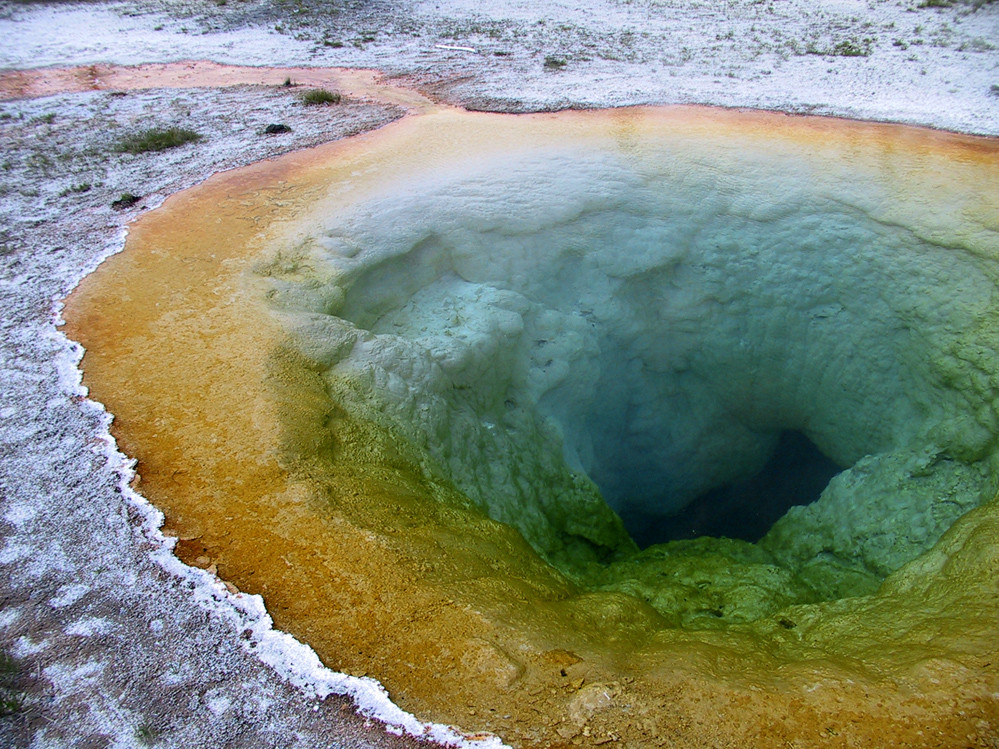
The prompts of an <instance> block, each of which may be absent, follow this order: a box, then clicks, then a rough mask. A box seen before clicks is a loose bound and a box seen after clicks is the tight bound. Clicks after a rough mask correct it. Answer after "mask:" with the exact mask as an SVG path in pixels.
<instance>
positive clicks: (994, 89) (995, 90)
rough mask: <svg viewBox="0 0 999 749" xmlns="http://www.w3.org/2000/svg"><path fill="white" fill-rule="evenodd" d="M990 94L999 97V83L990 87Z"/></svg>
mask: <svg viewBox="0 0 999 749" xmlns="http://www.w3.org/2000/svg"><path fill="white" fill-rule="evenodd" d="M989 93H990V94H992V95H993V96H999V83H993V84H992V85H991V86H989Z"/></svg>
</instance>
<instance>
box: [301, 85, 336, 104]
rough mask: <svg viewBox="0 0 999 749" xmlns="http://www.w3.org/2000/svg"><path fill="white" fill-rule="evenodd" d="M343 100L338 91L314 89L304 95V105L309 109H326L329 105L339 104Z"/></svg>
mask: <svg viewBox="0 0 999 749" xmlns="http://www.w3.org/2000/svg"><path fill="white" fill-rule="evenodd" d="M342 98H343V97H341V96H340V94H339V93H337V92H336V91H327V90H326V89H325V88H313V89H310V90H309V91H306V92H305V93H304V94H302V103H303V104H304V105H305V106H307V107H325V106H327V105H329V104H339V103H340V102H341V101H342Z"/></svg>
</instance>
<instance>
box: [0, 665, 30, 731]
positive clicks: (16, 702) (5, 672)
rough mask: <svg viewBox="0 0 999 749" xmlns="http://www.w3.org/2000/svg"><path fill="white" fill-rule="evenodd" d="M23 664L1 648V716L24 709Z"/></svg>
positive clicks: (4, 716)
mask: <svg viewBox="0 0 999 749" xmlns="http://www.w3.org/2000/svg"><path fill="white" fill-rule="evenodd" d="M20 680H21V664H19V663H18V662H17V660H15V659H14V658H12V657H11V656H10V655H9V654H8V653H7V652H6V651H5V650H0V718H6V717H10V716H12V715H17V714H18V713H20V712H21V711H23V710H24V690H23V689H21V686H20Z"/></svg>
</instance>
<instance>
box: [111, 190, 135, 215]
mask: <svg viewBox="0 0 999 749" xmlns="http://www.w3.org/2000/svg"><path fill="white" fill-rule="evenodd" d="M140 200H142V198H141V197H140V196H138V195H133V194H132V193H130V192H123V193H122V194H121V197H120V198H118V199H117V200H116V201H114V202H113V203H112V204H111V207H112V208H114V209H115V210H116V211H123V210H125V209H126V208H131V207H132V206H133V205H135V204H136V203H138V202H139V201H140Z"/></svg>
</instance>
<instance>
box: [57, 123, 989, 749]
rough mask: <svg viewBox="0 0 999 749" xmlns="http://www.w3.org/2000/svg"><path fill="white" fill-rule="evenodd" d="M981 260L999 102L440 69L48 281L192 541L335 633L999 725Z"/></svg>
mask: <svg viewBox="0 0 999 749" xmlns="http://www.w3.org/2000/svg"><path fill="white" fill-rule="evenodd" d="M997 290H999V146H997V144H996V142H995V141H993V140H987V139H975V138H971V137H962V136H952V135H946V134H941V133H934V132H929V131H920V130H916V129H911V128H901V127H892V126H874V125H864V124H858V123H847V122H841V121H835V120H821V119H812V118H790V117H784V116H779V115H770V114H761V113H738V112H724V111H715V110H703V109H689V108H674V109H666V110H656V109H638V110H618V111H612V112H592V113H578V112H577V113H564V114H559V115H531V116H518V117H512V116H499V115H480V114H469V113H463V112H453V111H444V112H438V113H434V114H427V115H421V116H419V117H413V118H408V119H406V120H404V121H403V122H401V123H397V124H395V125H392V126H389V127H387V128H384V129H383V130H382V131H379V132H378V133H374V134H369V135H365V136H361V137H359V138H356V139H352V140H351V141H350V142H346V143H341V144H333V145H331V146H329V147H324V148H321V149H316V150H314V151H311V152H306V153H303V154H295V155H291V156H289V157H285V158H284V159H281V160H278V161H275V162H271V163H267V164H262V165H258V166H256V167H251V168H250V169H248V170H241V171H239V172H236V173H233V174H231V175H221V176H219V177H216V178H213V179H212V180H210V181H209V182H208V183H206V184H205V185H203V186H201V187H199V188H195V189H194V190H191V191H188V192H187V193H184V194H181V195H179V196H176V197H175V198H173V199H171V201H168V203H167V204H166V205H165V206H164V207H163V208H161V209H158V210H157V211H155V212H153V213H151V214H150V215H149V216H147V217H145V218H144V219H143V220H142V221H141V222H139V223H138V225H137V226H136V227H135V229H134V231H133V233H132V237H131V238H130V241H129V245H128V247H127V249H126V251H125V252H124V253H122V255H120V256H117V257H115V258H112V259H111V260H109V261H108V262H107V263H106V264H105V266H103V267H102V269H101V270H99V271H98V272H97V273H96V274H95V275H94V276H92V277H91V278H90V279H88V280H87V281H86V282H85V283H84V284H83V285H82V286H81V288H80V290H78V291H77V292H76V294H75V295H74V297H73V298H71V299H70V300H69V306H68V309H67V315H66V316H67V319H68V320H69V321H70V324H71V326H72V327H73V331H72V335H73V336H74V337H75V338H76V339H77V340H80V341H81V342H83V343H84V345H85V346H86V348H87V352H88V353H87V355H86V357H85V360H84V369H85V373H86V378H87V384H88V385H90V386H91V388H92V389H93V391H94V394H95V397H96V399H98V400H101V401H103V402H105V403H106V404H107V405H108V408H109V410H110V411H111V412H112V413H114V414H116V418H117V421H116V425H117V426H116V428H117V430H118V431H117V432H116V436H117V437H118V438H119V441H120V442H121V443H122V444H123V446H124V449H125V450H126V451H127V452H129V453H130V454H134V455H136V456H137V457H138V458H139V460H140V464H139V471H140V474H141V476H142V486H141V490H142V491H143V492H144V493H145V494H146V495H147V496H149V497H150V499H152V500H153V501H154V502H155V503H156V504H157V505H158V506H160V507H162V508H163V509H164V511H165V513H166V515H167V518H168V528H170V529H171V530H174V531H175V532H176V533H177V535H179V536H181V538H182V539H184V540H182V541H181V542H180V543H179V545H178V546H179V553H180V554H181V556H182V557H184V558H187V559H189V560H193V559H195V558H198V557H200V558H209V559H211V560H212V561H213V562H215V563H217V565H218V569H219V572H220V574H221V575H222V576H223V577H225V578H226V579H228V580H232V581H233V582H235V583H236V584H237V585H238V586H239V587H240V589H243V590H247V591H250V592H259V593H261V594H262V595H263V596H264V598H265V601H266V602H267V604H268V608H269V610H270V611H272V613H273V615H274V618H275V621H276V623H277V624H278V626H280V627H282V628H285V629H287V630H289V631H291V632H292V633H294V634H296V635H297V636H299V637H300V638H302V639H304V640H305V641H307V642H309V643H310V644H312V645H313V646H314V647H316V649H317V650H318V652H319V653H320V655H321V656H322V657H323V658H324V660H325V661H326V662H327V663H328V664H329V665H330V666H332V667H334V668H339V669H344V670H348V671H351V672H364V673H368V674H370V675H372V676H375V677H376V678H379V679H380V680H381V681H383V683H385V684H386V686H387V687H388V688H389V690H390V692H392V694H393V695H394V696H395V697H396V698H397V699H398V700H399V701H400V703H401V704H402V705H403V706H404V707H407V708H408V709H413V710H415V711H416V712H417V713H418V714H420V715H423V716H425V717H432V718H434V719H435V720H444V721H447V722H452V723H458V724H461V725H468V726H470V727H473V728H488V729H489V730H494V731H497V732H499V733H500V735H501V736H503V738H504V739H506V740H508V741H510V742H512V743H515V744H518V745H533V744H538V745H541V744H544V743H546V742H551V741H575V742H576V743H580V742H581V743H584V744H585V743H597V742H600V741H603V740H604V738H606V737H607V736H617V737H618V738H619V739H621V740H626V741H632V742H638V745H648V744H647V743H645V742H648V741H651V740H653V738H655V740H661V739H662V738H663V737H664V736H670V737H671V739H670V740H672V741H674V742H679V743H676V745H677V746H701V745H714V744H712V743H711V742H717V741H720V740H722V739H723V738H724V739H725V740H741V739H740V737H742V738H745V737H746V736H759V735H760V734H759V726H761V725H768V726H770V727H771V728H768V730H771V731H772V732H773V736H774V737H777V738H780V737H782V736H783V737H792V738H793V737H800V736H803V735H805V734H806V733H807V732H808V731H813V730H819V729H817V728H816V726H822V725H825V724H826V723H828V722H830V721H832V722H834V723H835V722H836V721H840V722H842V721H843V720H845V718H844V716H846V715H862V716H863V720H859V721H856V723H858V724H859V723H863V724H864V725H863V726H859V725H855V726H853V729H852V730H853V731H854V733H852V734H851V735H853V736H862V735H867V734H863V733H862V732H863V731H868V732H871V733H870V735H871V736H872V737H873V736H878V735H880V732H881V731H883V730H885V728H884V727H885V726H891V730H892V731H895V732H896V733H898V732H901V733H898V735H904V732H905V731H908V730H911V731H913V732H915V731H917V730H933V727H935V726H936V727H939V729H940V730H941V731H945V732H946V731H951V730H958V729H957V728H954V726H956V725H960V726H963V725H964V723H963V722H962V721H963V720H964V719H963V718H961V717H959V716H958V715H956V714H955V710H954V701H955V700H956V701H957V702H959V703H960V705H961V708H962V709H963V710H964V713H963V715H967V716H973V717H974V719H975V720H976V721H984V722H985V725H992V724H991V723H990V721H993V720H994V719H995V717H996V705H995V698H994V695H993V696H992V697H991V698H990V697H989V696H988V695H990V694H993V692H995V691H996V688H997V685H996V683H995V681H996V680H995V677H994V676H992V675H991V674H993V673H994V670H993V669H989V668H988V667H986V666H985V665H983V664H985V663H986V662H991V660H990V659H991V657H992V654H994V651H995V645H994V643H995V642H996V641H997V640H996V639H995V638H996V635H997V634H999V622H997V620H996V619H995V613H994V612H995V610H996V609H995V605H996V602H997V583H996V580H997V576H996V571H997V564H999V554H997V540H999V535H997V533H999V531H997V526H996V523H997V508H996V503H995V502H994V501H993V499H994V497H995V495H996V491H997V475H999V474H997V465H996V459H997V458H996V455H997V453H996V438H997V435H999V419H997V402H996V388H997V387H999V353H997V352H999V300H997ZM705 529H708V530H710V531H713V532H714V534H715V535H714V536H711V535H705V534H704V530H705ZM593 685H597V687H598V688H597V687H593ZM872 695H874V696H873V697H872ZM943 696H946V700H944V697H943ZM789 705H794V706H795V708H794V709H793V710H791V709H790V708H789V707H788V706H789ZM844 705H846V706H847V707H844ZM718 715H720V716H722V717H721V718H720V719H718V718H715V717H713V716H718ZM927 716H929V717H927ZM698 720H700V721H701V724H700V725H701V727H700V728H697V727H696V726H697V725H698V723H697V721H698ZM705 720H707V721H708V724H705V723H704V721H705ZM970 720H971V717H969V718H968V721H970ZM837 725H838V724H837ZM969 725H971V723H969ZM975 725H978V724H977V723H975ZM679 726H686V728H685V729H684V730H680V728H678V727H679ZM671 727H672V728H671ZM670 730H673V731H674V733H675V735H673V734H670V733H669V731H670ZM960 730H964V729H963V728H961V729H960ZM976 730H977V729H976ZM858 732H860V733H858ZM913 735H915V734H913ZM962 735H963V734H962ZM683 742H687V743H683Z"/></svg>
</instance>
